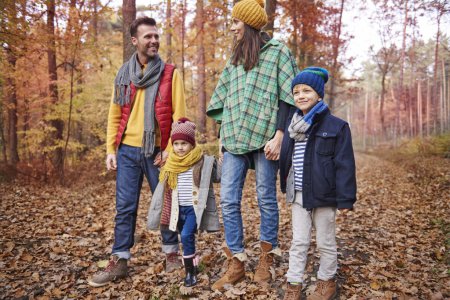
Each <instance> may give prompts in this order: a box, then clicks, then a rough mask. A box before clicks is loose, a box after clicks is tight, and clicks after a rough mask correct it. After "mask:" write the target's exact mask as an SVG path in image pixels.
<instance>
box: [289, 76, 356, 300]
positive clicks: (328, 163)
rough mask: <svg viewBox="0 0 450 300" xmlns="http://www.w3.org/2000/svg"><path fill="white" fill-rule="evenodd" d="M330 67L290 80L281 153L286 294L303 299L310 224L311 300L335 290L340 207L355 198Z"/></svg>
mask: <svg viewBox="0 0 450 300" xmlns="http://www.w3.org/2000/svg"><path fill="white" fill-rule="evenodd" d="M327 81H328V72H327V70H325V69H323V68H318V67H309V68H306V69H304V70H303V71H302V72H300V73H299V74H298V75H297V76H296V77H295V78H294V80H293V81H292V85H291V89H292V92H293V94H294V101H295V106H296V107H297V109H296V110H295V112H292V113H291V114H290V117H289V118H288V122H287V124H289V125H288V127H287V128H286V133H289V134H285V136H284V139H283V143H282V146H281V154H280V182H281V190H282V191H283V192H284V193H286V200H287V201H288V202H289V203H292V234H293V238H292V244H291V248H290V250H289V270H288V272H287V275H286V276H287V286H286V292H285V296H284V299H285V300H288V299H289V300H290V299H292V300H294V299H295V300H298V299H301V290H302V283H303V274H304V272H305V266H306V260H307V256H308V248H309V244H310V239H311V229H312V227H313V226H314V228H315V229H316V240H317V248H318V249H319V252H320V267H319V271H318V274H317V277H318V279H319V280H318V283H317V286H316V289H315V291H314V293H313V294H312V295H310V296H309V297H308V299H310V300H319V299H321V300H322V299H323V300H327V299H332V298H333V297H334V296H335V295H336V282H335V281H334V276H335V274H336V270H337V248H336V233H335V216H336V208H337V209H339V210H341V212H346V211H348V210H350V209H352V208H353V204H354V203H355V201H356V178H355V159H354V155H353V148H352V138H351V135H350V128H349V126H348V124H347V122H345V121H343V120H341V119H339V118H337V117H335V116H333V115H331V114H330V111H329V109H328V107H327V105H326V104H325V102H324V101H323V96H324V86H325V83H326V82H327Z"/></svg>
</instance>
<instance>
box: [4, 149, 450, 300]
mask: <svg viewBox="0 0 450 300" xmlns="http://www.w3.org/2000/svg"><path fill="white" fill-rule="evenodd" d="M357 165H358V188H359V191H358V198H359V199H358V202H357V205H356V209H355V211H354V212H351V213H350V214H349V215H348V216H347V217H346V218H345V219H344V218H342V216H339V217H338V221H337V222H338V233H337V236H338V242H339V249H338V250H339V265H340V268H339V272H338V282H339V284H340V286H341V288H340V291H339V297H340V299H434V300H438V299H445V298H448V297H450V289H449V286H450V280H449V271H448V265H449V252H448V251H449V250H448V246H449V245H448V243H449V239H450V238H449V236H448V234H449V219H450V218H449V211H450V209H449V206H450V194H449V188H450V185H449V181H450V175H449V170H450V163H449V161H448V160H445V159H439V158H433V159H430V158H429V159H423V158H417V159H416V160H414V161H401V162H389V161H386V160H382V159H380V158H376V157H373V156H368V155H363V154H359V155H358V160H357ZM114 186H115V184H114V181H113V180H109V181H106V182H89V178H86V180H85V184H84V185H78V186H77V187H72V188H61V187H55V186H49V185H43V184H42V183H28V184H23V183H20V182H18V181H16V182H14V183H7V184H6V183H3V184H0V188H1V191H2V194H1V196H0V197H1V198H2V199H1V204H0V208H1V214H0V225H1V226H0V230H1V231H0V236H1V237H0V251H1V252H0V258H1V259H0V298H2V299H110V298H115V299H182V298H183V296H182V294H187V295H188V296H184V298H186V299H187V298H189V299H280V298H281V297H282V295H283V285H284V281H285V279H284V277H283V276H284V274H285V273H286V271H287V267H288V250H289V245H290V238H291V236H292V233H291V230H290V225H289V223H290V212H289V208H288V207H287V206H286V205H285V203H284V197H282V196H280V213H281V215H280V237H279V239H280V248H281V249H282V250H283V255H282V257H280V258H278V259H277V260H276V263H275V265H274V268H273V270H272V271H273V275H274V276H275V280H274V281H273V282H272V283H271V284H270V285H269V286H264V287H261V286H258V285H256V284H253V283H252V276H253V273H252V272H253V270H254V268H255V267H256V263H257V259H258V255H259V242H258V232H259V212H258V205H257V200H256V195H255V187H254V174H253V173H251V174H250V176H249V178H248V180H247V182H246V186H245V190H244V200H243V203H242V211H243V212H244V225H245V243H246V249H247V254H248V256H249V258H250V260H249V263H248V264H247V266H246V270H247V273H246V278H245V280H244V281H242V282H240V283H239V284H237V285H235V286H233V287H229V289H228V290H227V291H225V292H224V293H219V292H213V291H211V290H210V286H211V284H212V282H214V281H215V280H217V279H218V278H219V277H220V275H221V273H222V272H223V270H222V266H223V265H224V263H225V258H224V256H223V255H222V253H221V249H222V247H223V233H222V232H219V233H212V234H211V233H201V234H200V235H199V236H198V242H197V248H198V250H199V252H200V254H201V257H202V262H201V270H202V272H201V274H200V275H199V280H200V283H199V284H198V286H196V287H195V288H193V289H184V288H180V287H181V282H182V276H183V270H178V271H176V272H174V273H172V274H166V273H165V272H164V268H163V256H162V254H161V252H160V240H159V234H158V233H153V232H148V231H147V230H145V216H146V210H147V208H148V205H149V197H150V192H149V189H148V187H145V188H144V189H143V192H142V195H141V203H140V208H139V218H138V224H137V229H136V245H135V247H134V248H133V250H132V253H133V258H132V259H131V262H130V264H129V265H130V267H131V269H130V276H129V277H128V278H127V279H125V280H123V281H121V282H118V283H114V284H111V285H109V286H106V287H102V288H91V287H89V286H88V285H87V283H86V279H87V277H88V276H89V275H91V274H92V273H94V272H95V271H96V270H98V269H99V265H100V266H101V265H102V261H104V260H105V259H108V253H109V252H110V249H111V244H112V239H113V219H114V212H115V207H114V191H115V187H114ZM280 195H281V194H280ZM446 235H447V236H446ZM446 243H447V244H446ZM314 248H315V243H314V242H313V243H312V247H311V250H310V259H309V263H308V266H307V271H308V274H307V275H308V276H307V278H306V283H307V285H306V287H305V289H304V295H307V294H308V293H310V292H311V291H312V289H313V288H314V283H315V281H316V277H315V276H316V272H317V268H318V257H319V255H318V253H316V252H314Z"/></svg>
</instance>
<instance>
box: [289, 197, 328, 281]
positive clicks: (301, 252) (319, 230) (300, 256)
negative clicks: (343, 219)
mask: <svg viewBox="0 0 450 300" xmlns="http://www.w3.org/2000/svg"><path fill="white" fill-rule="evenodd" d="M302 205H303V199H302V193H301V192H297V191H296V192H295V201H294V202H293V203H292V243H291V248H290V250H289V270H288V272H287V274H286V277H287V281H288V282H299V283H303V275H304V273H305V267H306V261H307V258H308V249H309V245H310V241H311V231H312V227H313V226H314V228H315V229H316V242H317V249H318V250H319V253H320V266H319V272H318V273H317V278H318V279H320V280H330V279H332V278H333V277H334V275H335V274H336V270H337V247H336V208H335V207H319V208H315V209H313V210H312V211H308V210H306V209H304V208H303V207H302Z"/></svg>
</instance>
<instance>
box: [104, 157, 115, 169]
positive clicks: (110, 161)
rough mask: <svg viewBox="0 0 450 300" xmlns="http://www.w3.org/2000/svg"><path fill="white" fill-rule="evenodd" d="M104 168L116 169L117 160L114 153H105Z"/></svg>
mask: <svg viewBox="0 0 450 300" xmlns="http://www.w3.org/2000/svg"><path fill="white" fill-rule="evenodd" d="M106 169H108V171H115V170H117V161H116V155H115V154H108V155H106Z"/></svg>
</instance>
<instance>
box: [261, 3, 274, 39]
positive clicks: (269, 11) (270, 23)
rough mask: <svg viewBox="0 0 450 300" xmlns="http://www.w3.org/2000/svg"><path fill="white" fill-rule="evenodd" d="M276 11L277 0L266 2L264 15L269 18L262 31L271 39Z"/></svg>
mask: <svg viewBox="0 0 450 300" xmlns="http://www.w3.org/2000/svg"><path fill="white" fill-rule="evenodd" d="M276 10H277V0H266V13H267V16H268V18H269V21H268V23H267V25H266V26H265V27H264V31H265V32H267V33H268V34H269V35H270V36H271V37H273V31H274V24H275V15H276V14H275V12H276Z"/></svg>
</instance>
